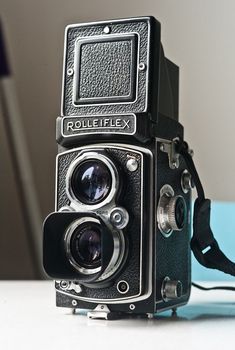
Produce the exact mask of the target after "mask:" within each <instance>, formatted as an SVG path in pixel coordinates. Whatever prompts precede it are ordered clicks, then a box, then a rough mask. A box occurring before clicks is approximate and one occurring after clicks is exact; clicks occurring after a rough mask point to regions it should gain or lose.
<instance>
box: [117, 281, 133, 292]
mask: <svg viewBox="0 0 235 350" xmlns="http://www.w3.org/2000/svg"><path fill="white" fill-rule="evenodd" d="M120 283H125V284H126V286H127V289H126V290H125V291H124V292H123V291H122V290H121V289H120V288H119V285H120ZM129 289H130V286H129V283H127V281H124V280H121V281H119V282H118V283H117V290H118V292H119V293H120V294H126V293H127V292H128V291H129Z"/></svg>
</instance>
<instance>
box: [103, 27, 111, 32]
mask: <svg viewBox="0 0 235 350" xmlns="http://www.w3.org/2000/svg"><path fill="white" fill-rule="evenodd" d="M110 32H111V28H110V27H109V26H106V27H104V33H105V34H109V33H110Z"/></svg>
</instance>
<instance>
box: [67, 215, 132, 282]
mask: <svg viewBox="0 0 235 350" xmlns="http://www.w3.org/2000/svg"><path fill="white" fill-rule="evenodd" d="M85 223H89V224H91V223H92V224H96V225H99V226H100V227H101V229H102V227H103V224H102V223H101V221H100V220H99V219H96V218H94V217H83V218H80V219H78V220H75V221H73V222H72V223H71V224H70V225H69V227H68V228H67V230H66V232H65V235H64V247H65V253H66V256H67V259H68V261H69V263H70V264H71V265H72V266H73V268H74V269H75V270H77V271H78V272H79V273H81V274H83V275H92V274H96V273H99V272H101V269H102V255H101V265H100V266H98V267H95V268H88V267H84V266H81V265H80V264H79V263H78V262H77V261H76V260H75V259H74V257H73V255H72V252H71V245H70V243H71V238H72V235H73V234H74V232H75V230H77V229H78V228H79V226H84V224H85ZM111 234H112V238H113V247H114V249H113V255H112V258H111V259H110V262H109V264H108V266H107V267H106V268H105V270H104V271H103V272H102V274H101V275H100V276H99V277H98V278H97V281H96V282H99V281H103V280H106V279H108V278H109V277H111V276H112V275H113V274H114V273H115V272H116V271H117V270H118V268H119V267H120V265H121V263H122V262H123V259H124V254H125V249H126V246H125V238H124V235H123V232H122V231H121V230H114V231H112V232H111ZM101 254H102V253H101Z"/></svg>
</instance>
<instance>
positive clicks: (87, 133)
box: [60, 113, 137, 138]
mask: <svg viewBox="0 0 235 350" xmlns="http://www.w3.org/2000/svg"><path fill="white" fill-rule="evenodd" d="M129 115H131V116H133V117H134V131H133V132H132V133H126V132H120V131H109V134H114V135H135V133H136V124H137V122H136V114H134V113H118V116H124V117H125V116H129ZM101 116H104V114H102V115H99V114H92V115H90V114H87V115H86V114H84V115H81V116H79V117H82V118H90V117H94V118H95V117H97V118H99V117H101ZM113 116H115V117H116V116H117V114H108V115H107V117H113ZM72 117H73V116H68V115H67V116H63V117H62V120H61V121H60V132H61V135H62V136H63V137H64V138H69V137H76V136H78V135H79V136H80V135H81V136H83V135H85V136H86V135H95V134H94V132H93V131H91V132H89V131H88V132H83V133H82V134H71V135H65V133H64V120H65V119H68V118H69V119H70V118H72ZM74 117H76V116H74ZM103 130H104V127H103V128H102V129H100V131H99V133H100V134H107V133H106V132H104V131H103Z"/></svg>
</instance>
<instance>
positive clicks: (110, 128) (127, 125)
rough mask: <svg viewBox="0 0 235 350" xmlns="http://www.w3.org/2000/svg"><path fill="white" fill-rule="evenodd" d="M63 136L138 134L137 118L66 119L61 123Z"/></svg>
mask: <svg viewBox="0 0 235 350" xmlns="http://www.w3.org/2000/svg"><path fill="white" fill-rule="evenodd" d="M61 127H62V130H61V132H62V136H64V137H70V136H75V135H89V134H94V133H98V134H129V135H133V134H135V132H136V116H135V115H134V114H128V115H111V116H110V115H109V116H107V115H106V116H100V115H99V116H92V117H64V118H63V119H62V123H61Z"/></svg>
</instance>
